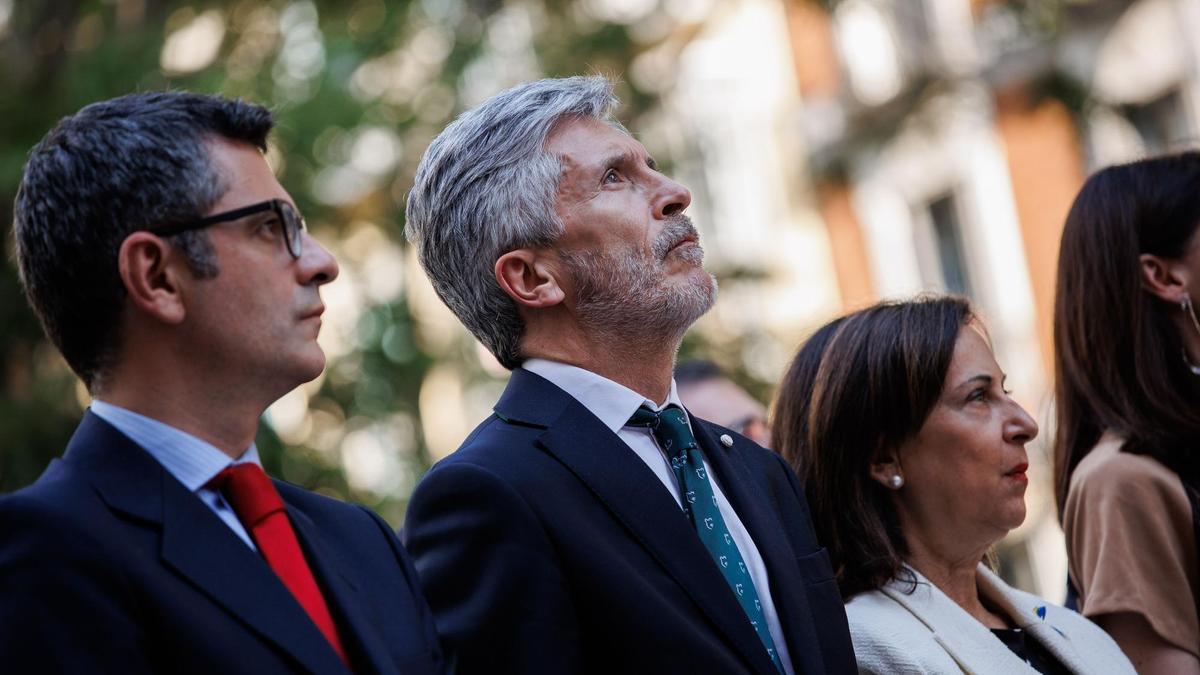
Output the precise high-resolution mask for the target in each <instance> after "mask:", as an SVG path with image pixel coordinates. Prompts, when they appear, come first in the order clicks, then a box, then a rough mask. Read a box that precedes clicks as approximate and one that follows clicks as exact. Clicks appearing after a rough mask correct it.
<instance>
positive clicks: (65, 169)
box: [14, 91, 273, 391]
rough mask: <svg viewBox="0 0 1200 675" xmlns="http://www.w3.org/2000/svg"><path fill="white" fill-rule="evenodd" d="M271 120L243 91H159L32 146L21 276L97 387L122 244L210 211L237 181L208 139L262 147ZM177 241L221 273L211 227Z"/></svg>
mask: <svg viewBox="0 0 1200 675" xmlns="http://www.w3.org/2000/svg"><path fill="white" fill-rule="evenodd" d="M272 125H273V121H272V119H271V113H270V111H268V110H267V109H265V108H263V107H261V106H258V105H254V104H251V103H246V102H244V101H234V100H229V99H224V98H220V97H216V96H205V95H200V94H191V93H186V92H177V91H169V92H152V93H141V94H131V95H128V96H122V97H120V98H115V99H111V100H108V101H101V102H99V103H93V104H91V105H88V106H86V107H84V108H83V109H81V110H80V111H79V112H77V113H75V114H74V115H71V116H69V117H65V118H63V119H62V120H61V121H59V123H58V124H57V125H56V126H55V127H54V129H52V130H51V131H50V133H48V134H46V136H45V138H43V139H42V140H41V141H40V142H39V143H38V144H37V145H36V146H34V148H33V150H32V151H31V152H30V154H29V160H28V161H27V162H26V164H25V170H24V175H23V176H22V179H21V185H20V187H19V188H18V190H17V199H16V204H15V209H14V210H15V222H14V232H15V235H16V244H17V262H18V264H19V266H20V274H21V283H22V285H23V286H24V288H25V294H26V296H27V297H28V299H29V303H30V304H31V305H32V306H33V309H34V311H35V312H37V315H38V318H39V319H40V320H41V322H42V327H43V328H44V329H45V331H46V334H47V335H48V336H49V337H50V339H51V341H53V342H54V344H55V346H56V347H58V350H59V351H60V352H62V355H63V357H64V358H66V360H67V363H68V365H70V366H71V369H72V370H74V371H75V373H76V374H78V375H79V377H80V378H82V379H83V381H84V384H86V385H87V387H88V389H89V390H92V391H96V387H97V380H98V378H100V376H101V375H102V374H103V373H104V371H105V370H106V369H107V368H108V367H110V366H111V365H112V363H111V362H110V361H111V359H112V358H113V355H114V353H115V350H116V348H117V346H118V342H119V338H120V336H119V335H118V334H117V327H118V325H119V317H120V313H121V308H122V306H123V303H124V300H125V287H124V285H123V284H122V282H121V279H120V277H119V275H118V271H117V252H118V251H119V249H120V246H121V242H122V241H124V240H125V237H127V236H129V234H130V233H132V232H134V231H137V230H145V229H149V228H151V227H155V226H161V225H170V224H175V223H181V222H186V221H188V220H191V219H195V218H198V217H200V216H201V215H203V214H204V213H205V212H206V211H208V210H209V209H210V208H211V207H212V205H213V204H215V203H216V202H217V200H218V199H220V197H221V195H223V194H224V193H225V192H226V191H227V190H228V188H229V185H228V182H227V181H228V179H227V178H226V177H223V176H221V175H219V173H218V172H217V169H216V168H215V167H214V166H213V165H212V162H211V160H210V157H209V151H208V148H207V147H206V144H207V143H208V142H210V141H211V140H213V139H215V138H226V139H229V140H234V141H243V142H246V143H250V144H253V145H255V146H257V147H258V148H259V149H260V150H265V149H266V139H267V135H268V134H269V133H270V130H271V127H272ZM172 242H173V243H175V244H176V245H177V246H179V247H180V248H182V249H183V251H184V252H185V254H186V255H187V259H188V262H189V265H190V266H191V268H192V270H193V271H194V272H196V273H197V275H199V276H213V275H215V274H216V273H217V269H216V265H215V261H214V260H213V258H212V252H211V247H210V246H209V243H208V239H207V235H206V234H205V233H204V232H202V231H201V232H188V233H184V234H180V235H176V236H175V237H173V238H172Z"/></svg>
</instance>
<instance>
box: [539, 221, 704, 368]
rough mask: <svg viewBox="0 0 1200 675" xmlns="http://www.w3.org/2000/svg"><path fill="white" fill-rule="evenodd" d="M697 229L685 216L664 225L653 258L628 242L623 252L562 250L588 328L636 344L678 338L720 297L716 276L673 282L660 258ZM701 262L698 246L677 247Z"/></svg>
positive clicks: (682, 254) (688, 259)
mask: <svg viewBox="0 0 1200 675" xmlns="http://www.w3.org/2000/svg"><path fill="white" fill-rule="evenodd" d="M694 233H695V229H694V228H693V227H692V224H691V222H690V221H689V220H688V219H687V218H686V216H684V217H681V218H679V219H676V220H675V221H673V222H672V223H670V224H668V225H667V227H665V228H664V229H663V232H662V234H660V235H659V237H658V239H657V240H655V242H654V244H653V246H652V254H653V256H654V259H647V258H646V257H645V256H643V255H641V254H639V253H637V252H635V250H634V249H633V248H629V249H627V250H624V251H619V252H593V251H585V252H581V253H569V252H565V251H560V252H559V254H560V256H561V257H562V259H563V261H564V262H565V263H566V265H567V268H568V270H569V271H570V273H571V275H572V277H573V278H574V280H575V283H576V287H577V292H578V297H577V299H576V312H577V313H578V315H579V321H580V323H581V324H582V325H583V326H584V327H585V328H586V329H587V330H588V331H589V333H591V334H593V335H596V336H597V337H601V338H608V339H613V340H618V341H620V342H622V343H629V344H630V345H631V346H632V345H633V344H636V343H639V342H642V341H643V340H651V341H661V340H679V339H681V338H682V337H683V334H684V333H686V332H687V329H688V328H690V327H691V325H692V324H693V323H695V322H696V320H697V319H699V318H700V317H701V316H703V315H704V313H705V312H707V311H708V310H709V309H710V308H711V307H712V306H713V303H714V302H716V299H717V280H716V278H715V277H713V276H712V275H711V274H709V275H707V276H708V280H709V282H708V283H688V284H684V285H679V286H676V285H672V284H670V283H669V282H668V281H667V278H666V274H665V273H664V271H663V266H662V263H663V261H664V260H665V259H666V255H667V253H668V251H670V249H671V247H672V246H674V245H675V244H676V243H678V242H679V241H680V240H681V239H682V238H683V237H684V236H686V235H688V234H693V235H694ZM675 255H677V256H679V257H681V258H682V259H684V260H685V261H686V262H688V263H691V264H694V265H696V267H700V265H701V262H702V261H703V260H704V251H703V250H701V248H700V247H699V246H695V247H688V248H686V249H683V250H681V251H679V252H678V253H676V254H675Z"/></svg>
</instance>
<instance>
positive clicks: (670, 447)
mask: <svg viewBox="0 0 1200 675" xmlns="http://www.w3.org/2000/svg"><path fill="white" fill-rule="evenodd" d="M628 426H632V427H646V428H648V429H650V432H651V433H652V434H654V438H655V439H657V440H658V444H659V445H660V446H662V449H663V451H664V452H666V453H667V456H668V457H671V458H676V457H681V456H683V455H684V454H685V453H687V451H688V450H691V449H692V448H695V447H696V437H695V436H693V435H692V429H691V427H689V426H688V421H687V415H686V414H685V413H684V412H683V408H680V407H679V406H677V405H670V406H667V407H666V408H663V409H662V410H661V411H658V412H655V411H653V410H651V409H650V408H647V407H646V406H642V407H640V408H638V409H637V411H636V412H634V413H633V416H632V417H630V418H629V422H628Z"/></svg>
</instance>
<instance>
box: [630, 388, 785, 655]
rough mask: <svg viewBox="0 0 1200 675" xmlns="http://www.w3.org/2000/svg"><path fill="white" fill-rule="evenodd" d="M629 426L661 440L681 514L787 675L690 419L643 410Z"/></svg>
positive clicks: (671, 409)
mask: <svg viewBox="0 0 1200 675" xmlns="http://www.w3.org/2000/svg"><path fill="white" fill-rule="evenodd" d="M628 426H631V427H647V428H649V429H650V431H651V432H652V433H653V434H654V438H655V439H656V440H658V444H659V446H660V447H662V449H663V452H665V453H667V458H668V459H669V460H670V462H671V470H672V471H674V472H675V478H676V479H677V480H678V481H679V490H680V492H681V493H682V495H683V499H681V500H680V501H681V502H683V512H684V513H685V514H687V516H688V518H689V519H690V520H691V521H692V526H693V527H695V528H696V533H697V534H698V535H700V541H701V542H703V544H704V547H705V548H707V549H708V552H709V554H710V555H712V557H713V561H714V562H716V564H717V567H718V568H719V569H720V570H721V574H722V576H724V577H725V582H726V583H728V584H729V587H730V588H731V589H733V593H734V595H736V596H737V600H738V603H739V604H741V606H742V609H743V610H744V611H745V612H746V616H747V617H749V618H750V625H751V626H753V627H754V631H755V632H756V633H758V639H759V640H761V641H762V643H763V647H765V648H766V650H767V654H768V655H770V657H771V661H772V662H773V663H774V664H775V668H776V669H778V670H779V672H781V673H782V672H784V670H783V664H782V663H781V662H780V660H779V654H778V653H776V651H775V641H774V640H773V639H772V638H771V631H770V630H768V629H767V620H766V617H765V616H764V615H763V609H762V602H761V601H760V600H759V598H758V591H756V590H755V588H754V580H753V579H751V578H750V570H749V568H747V567H746V561H745V560H743V559H742V554H741V552H740V551H738V548H737V545H735V544H734V543H733V537H732V536H730V534H729V528H728V527H726V526H725V519H724V518H722V517H721V510H720V509H719V508H718V507H717V495H716V494H715V493H714V492H713V488H712V483H711V482H709V480H708V471H707V470H706V469H705V468H704V451H702V450H701V449H700V446H699V445H697V444H696V437H695V436H693V435H692V429H691V427H689V426H688V422H687V416H686V415H685V414H684V412H683V409H682V408H680V407H679V406H675V405H672V406H668V407H667V408H665V409H664V410H663V411H662V412H654V411H653V410H651V409H649V408H647V407H645V406H642V407H641V408H638V410H637V412H635V413H634V414H633V417H631V418H629V423H628Z"/></svg>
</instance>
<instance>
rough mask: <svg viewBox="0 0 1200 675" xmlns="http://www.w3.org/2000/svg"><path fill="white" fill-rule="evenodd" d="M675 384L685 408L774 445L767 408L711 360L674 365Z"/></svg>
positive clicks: (765, 443) (766, 446) (740, 432)
mask: <svg viewBox="0 0 1200 675" xmlns="http://www.w3.org/2000/svg"><path fill="white" fill-rule="evenodd" d="M675 386H676V387H678V388H679V400H680V401H683V405H684V407H686V408H687V409H688V411H690V412H692V413H693V414H695V415H696V416H697V417H699V418H701V419H706V420H710V421H713V422H716V423H717V424H720V425H721V426H723V427H727V428H729V429H733V430H734V431H736V432H738V433H739V434H741V435H743V436H745V437H746V438H749V439H750V440H752V441H754V442H755V443H758V444H759V445H761V446H763V447H764V448H769V447H771V429H770V427H769V426H768V425H767V409H766V408H764V407H763V404H761V403H759V402H758V401H757V400H755V398H754V397H753V396H751V395H750V393H749V392H747V391H746V390H745V389H742V388H741V387H739V386H738V385H737V384H736V383H735V382H734V381H733V380H731V379H729V377H728V376H726V375H725V373H723V372H722V371H721V367H720V366H718V365H717V364H715V363H713V362H712V361H705V360H703V359H694V360H691V361H680V362H679V363H678V364H677V365H676V366H675Z"/></svg>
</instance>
